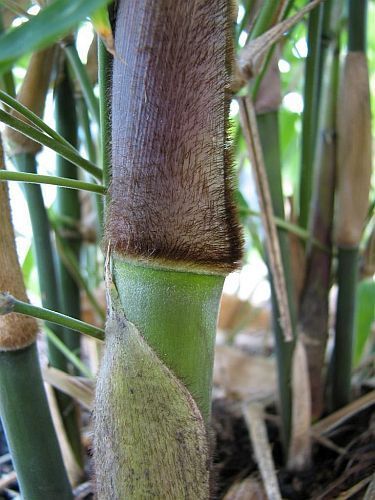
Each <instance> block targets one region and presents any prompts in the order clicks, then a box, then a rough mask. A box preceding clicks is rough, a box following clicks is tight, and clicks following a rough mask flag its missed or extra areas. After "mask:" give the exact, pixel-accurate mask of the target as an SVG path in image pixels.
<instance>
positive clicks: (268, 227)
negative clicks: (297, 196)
mask: <svg viewBox="0 0 375 500" xmlns="http://www.w3.org/2000/svg"><path fill="white" fill-rule="evenodd" d="M238 102H239V106H240V117H241V123H242V130H243V134H244V137H245V141H246V144H247V147H248V152H249V156H250V158H251V163H252V166H253V168H254V173H255V180H256V183H257V189H258V196H259V202H260V205H261V207H262V211H261V213H262V221H263V224H264V227H265V231H266V234H267V238H266V246H267V250H268V254H269V259H270V264H271V270H272V276H273V280H274V284H275V290H276V296H277V302H278V306H279V312H280V324H281V326H282V329H283V332H284V337H285V340H286V341H291V340H293V329H292V322H291V318H290V310H289V301H288V296H287V293H286V282H285V276H284V269H283V265H282V259H281V253H280V246H279V240H278V237H277V230H276V224H275V221H274V216H273V209H272V202H271V195H270V191H269V186H268V181H267V177H266V174H265V167H264V160H263V153H262V148H261V145H260V139H259V132H258V125H257V122H256V116H255V112H254V107H253V104H252V102H251V99H250V98H249V97H240V98H238Z"/></svg>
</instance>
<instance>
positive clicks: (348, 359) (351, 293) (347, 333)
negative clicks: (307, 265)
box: [332, 247, 359, 409]
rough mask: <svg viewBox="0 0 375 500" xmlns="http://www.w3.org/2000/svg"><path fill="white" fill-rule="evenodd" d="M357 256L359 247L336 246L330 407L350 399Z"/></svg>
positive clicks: (345, 402) (339, 406)
mask: <svg viewBox="0 0 375 500" xmlns="http://www.w3.org/2000/svg"><path fill="white" fill-rule="evenodd" d="M358 260H359V250H358V248H348V249H346V248H340V247H339V249H338V269H337V284H338V297H337V311H336V328H335V331H336V335H335V347H334V351H333V358H332V364H333V370H332V402H333V409H338V408H341V407H342V406H344V405H346V404H347V403H348V402H349V401H350V392H351V374H352V359H353V332H354V317H355V296H356V295H355V294H356V289H357V278H358Z"/></svg>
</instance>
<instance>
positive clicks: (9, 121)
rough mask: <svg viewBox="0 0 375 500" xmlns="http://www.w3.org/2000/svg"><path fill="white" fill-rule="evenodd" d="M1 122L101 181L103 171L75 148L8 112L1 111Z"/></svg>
mask: <svg viewBox="0 0 375 500" xmlns="http://www.w3.org/2000/svg"><path fill="white" fill-rule="evenodd" d="M0 121H1V122H3V123H5V124H6V125H8V126H9V127H11V128H13V129H14V130H17V131H18V132H20V133H21V134H23V135H25V136H26V137H29V138H30V139H33V140H34V141H36V142H38V143H39V144H43V146H46V147H47V148H50V149H52V150H53V151H55V152H56V153H58V154H59V155H61V156H63V157H64V158H65V159H67V160H69V161H70V162H71V163H73V164H74V165H77V167H81V168H83V169H84V170H86V171H87V172H88V173H89V174H91V175H93V176H94V177H96V178H97V179H101V177H102V172H101V170H100V169H99V168H98V167H96V166H95V165H93V164H92V163H91V162H90V161H89V160H86V159H85V158H82V156H80V155H79V154H78V152H75V151H74V149H73V148H71V147H68V146H65V144H62V143H60V142H58V141H57V140H56V139H54V138H51V137H49V136H48V135H46V134H45V133H43V132H40V131H39V130H38V129H36V128H35V127H34V126H31V125H28V124H27V123H25V122H24V121H22V120H19V119H18V118H16V117H14V116H12V115H10V114H9V113H7V112H6V111H3V110H0Z"/></svg>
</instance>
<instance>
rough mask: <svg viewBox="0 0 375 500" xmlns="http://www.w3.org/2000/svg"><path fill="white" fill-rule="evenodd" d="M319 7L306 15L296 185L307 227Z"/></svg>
mask: <svg viewBox="0 0 375 500" xmlns="http://www.w3.org/2000/svg"><path fill="white" fill-rule="evenodd" d="M322 12H323V11H322V6H321V5H319V6H318V7H316V8H315V9H314V10H313V11H312V12H311V13H310V16H309V25H308V39H307V45H308V54H307V58H306V66H305V90H304V110H303V118H302V151H301V173H300V186H299V225H300V226H301V227H304V228H306V227H307V225H308V221H309V212H310V202H311V196H312V189H313V188H312V185H313V176H314V174H313V168H314V155H315V144H316V131H317V124H318V109H319V89H320V83H321V75H320V74H319V73H320V72H319V68H320V48H321V46H320V40H321V31H322V20H323V17H322Z"/></svg>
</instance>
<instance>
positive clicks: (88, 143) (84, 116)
mask: <svg viewBox="0 0 375 500" xmlns="http://www.w3.org/2000/svg"><path fill="white" fill-rule="evenodd" d="M76 106H77V114H78V119H79V122H80V124H81V128H82V131H83V135H84V138H85V147H86V151H87V155H88V158H89V160H90V161H91V162H92V163H96V161H97V151H96V145H95V143H94V141H93V138H92V134H91V127H90V118H89V113H88V110H87V106H86V103H85V100H84V99H83V98H82V97H78V98H76ZM100 133H101V128H100ZM102 182H106V181H105V179H104V172H103V180H102ZM104 202H105V199H104V198H102V197H101V196H95V207H96V212H97V215H98V216H97V231H98V235H99V238H100V237H101V235H102V232H103V224H104V214H103V205H104Z"/></svg>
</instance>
